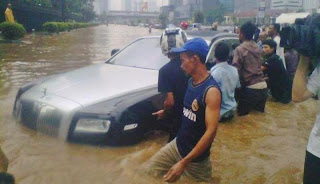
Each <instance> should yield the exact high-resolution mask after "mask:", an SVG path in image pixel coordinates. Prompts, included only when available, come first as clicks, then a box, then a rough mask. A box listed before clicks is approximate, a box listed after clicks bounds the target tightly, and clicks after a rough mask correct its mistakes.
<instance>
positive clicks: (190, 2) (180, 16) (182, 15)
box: [169, 0, 219, 21]
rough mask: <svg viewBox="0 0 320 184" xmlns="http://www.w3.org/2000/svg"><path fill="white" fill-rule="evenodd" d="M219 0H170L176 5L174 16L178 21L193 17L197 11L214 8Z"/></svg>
mask: <svg viewBox="0 0 320 184" xmlns="http://www.w3.org/2000/svg"><path fill="white" fill-rule="evenodd" d="M218 3H219V0H170V1H169V5H170V6H173V7H174V16H175V19H176V20H178V21H183V20H190V19H192V17H193V15H194V13H195V12H196V11H202V12H206V11H208V10H212V9H214V8H215V7H216V6H217V5H218Z"/></svg>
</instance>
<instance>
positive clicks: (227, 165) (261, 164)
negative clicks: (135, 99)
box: [0, 25, 318, 184]
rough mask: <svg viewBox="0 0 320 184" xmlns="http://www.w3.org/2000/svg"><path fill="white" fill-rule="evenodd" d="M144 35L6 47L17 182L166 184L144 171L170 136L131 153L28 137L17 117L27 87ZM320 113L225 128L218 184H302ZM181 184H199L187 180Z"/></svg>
mask: <svg viewBox="0 0 320 184" xmlns="http://www.w3.org/2000/svg"><path fill="white" fill-rule="evenodd" d="M153 31H154V32H157V31H156V30H153ZM159 33H160V32H159ZM145 35H148V29H147V28H139V27H128V26H120V25H109V27H107V26H98V27H93V28H87V29H81V30H77V31H72V32H69V33H64V34H60V35H52V36H40V35H28V36H27V37H26V38H25V39H24V40H23V42H22V43H21V44H1V45H0V47H1V48H0V54H1V55H0V56H1V58H0V146H1V147H2V150H3V151H4V152H5V153H6V155H7V157H8V158H9V161H10V165H9V170H8V172H10V173H12V174H13V175H14V176H15V178H16V181H17V183H21V184H24V183H28V184H29V183H32V184H43V183H57V184H58V183H59V184H60V183H77V184H92V183H98V184H100V183H138V184H141V183H163V182H162V181H161V180H159V179H155V178H151V177H149V176H147V175H146V174H145V172H144V167H145V163H146V161H147V160H148V159H149V158H150V157H151V156H152V155H153V154H155V153H156V152H157V151H158V150H159V149H160V148H161V147H162V146H164V145H165V144H166V139H167V136H166V135H165V134H163V135H152V136H150V137H147V138H146V139H145V140H144V141H142V142H141V143H139V144H137V145H134V146H128V147H119V148H111V147H97V146H89V145H77V144H72V143H68V142H63V141H61V140H58V139H56V138H52V137H48V136H46V135H43V134H40V133H37V132H35V131H33V130H29V129H28V128H26V127H23V126H21V125H20V124H17V123H16V122H15V120H14V119H13V118H12V115H11V113H12V107H13V103H14V98H15V95H16V92H17V90H18V88H19V86H21V85H22V84H24V83H26V82H29V81H32V80H34V79H37V78H40V77H43V76H48V75H52V74H56V73H61V72H64V71H68V70H71V69H75V68H79V67H83V66H87V65H90V64H94V63H100V62H104V61H105V60H106V59H107V58H108V57H109V56H110V52H111V49H114V48H121V47H123V46H125V45H126V44H128V43H129V42H130V41H132V40H133V39H135V38H137V37H140V36H145ZM1 59H2V60H1ZM317 111H318V106H317V101H315V100H313V99H311V100H308V101H306V102H304V103H302V104H290V105H281V104H279V103H275V102H272V101H268V102H267V107H266V113H264V114H260V113H254V114H250V115H248V116H246V117H236V119H235V120H233V121H231V122H229V123H225V124H220V126H219V130H218V135H217V137H216V139H215V142H214V144H213V146H212V149H211V159H212V165H213V170H212V175H213V178H214V181H215V183H236V184H238V183H258V184H260V183H277V184H278V183H281V184H285V183H288V184H292V183H302V175H303V164H304V156H305V149H306V145H307V140H308V137H309V133H310V131H311V128H312V126H313V124H314V121H315V116H316V112H317ZM178 183H192V182H191V181H189V180H188V179H185V178H184V179H181V180H179V181H178Z"/></svg>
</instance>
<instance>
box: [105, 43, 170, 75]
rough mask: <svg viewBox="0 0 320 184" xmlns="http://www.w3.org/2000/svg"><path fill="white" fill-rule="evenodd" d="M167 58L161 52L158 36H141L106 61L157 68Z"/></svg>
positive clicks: (164, 62) (163, 63)
mask: <svg viewBox="0 0 320 184" xmlns="http://www.w3.org/2000/svg"><path fill="white" fill-rule="evenodd" d="M168 61H169V59H168V58H167V57H166V56H164V55H163V54H162V52H161V47H160V38H158V37H154V38H142V39H139V40H137V41H135V42H133V43H132V44H130V45H129V46H127V47H126V48H125V49H123V50H122V51H120V52H119V53H118V54H117V55H116V56H115V57H113V58H111V59H110V60H109V61H107V63H111V64H115V65H122V66H132V67H137V68H147V69H153V70H159V69H160V68H161V67H162V66H163V65H165V64H166V63H167V62H168Z"/></svg>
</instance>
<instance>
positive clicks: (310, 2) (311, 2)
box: [303, 0, 320, 13]
mask: <svg viewBox="0 0 320 184" xmlns="http://www.w3.org/2000/svg"><path fill="white" fill-rule="evenodd" d="M319 6H320V0H304V1H303V9H304V10H305V11H307V12H310V13H313V12H318V10H319V8H320V7H319Z"/></svg>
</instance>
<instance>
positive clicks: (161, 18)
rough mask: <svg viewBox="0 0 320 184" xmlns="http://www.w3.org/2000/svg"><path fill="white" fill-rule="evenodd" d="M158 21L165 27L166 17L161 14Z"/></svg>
mask: <svg viewBox="0 0 320 184" xmlns="http://www.w3.org/2000/svg"><path fill="white" fill-rule="evenodd" d="M159 20H160V23H161V24H162V26H163V27H165V26H166V25H167V23H168V15H166V14H164V13H161V14H160V15H159Z"/></svg>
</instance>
